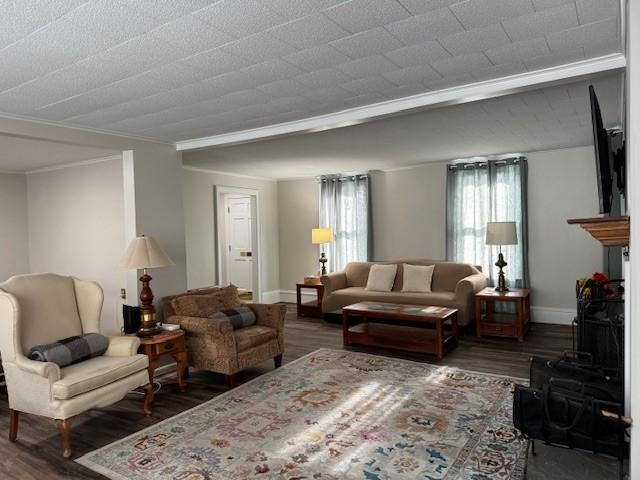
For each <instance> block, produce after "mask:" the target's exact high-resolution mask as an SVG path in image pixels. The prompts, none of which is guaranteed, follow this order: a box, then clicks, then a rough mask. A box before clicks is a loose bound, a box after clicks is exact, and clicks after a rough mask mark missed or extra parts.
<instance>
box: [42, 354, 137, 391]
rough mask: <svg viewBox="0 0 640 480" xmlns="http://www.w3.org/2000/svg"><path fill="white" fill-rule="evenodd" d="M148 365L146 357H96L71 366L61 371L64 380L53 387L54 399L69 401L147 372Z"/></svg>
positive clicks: (61, 379)
mask: <svg viewBox="0 0 640 480" xmlns="http://www.w3.org/2000/svg"><path fill="white" fill-rule="evenodd" d="M148 365H149V359H148V358H147V356H146V355H133V356H130V357H104V356H103V357H95V358H91V359H89V360H85V361H84V362H81V363H76V364H74V365H69V366H68V367H65V368H62V369H60V374H61V376H62V378H60V380H58V381H57V382H55V383H54V384H53V386H52V389H51V390H52V394H53V398H55V399H58V400H68V399H70V398H73V397H75V396H77V395H80V394H82V393H86V392H89V391H91V390H95V389H96V388H100V387H103V386H105V385H108V384H110V383H113V382H115V381H116V380H120V379H121V378H124V377H128V376H129V375H132V374H134V373H136V372H139V371H141V370H145V369H146V368H147V366H148Z"/></svg>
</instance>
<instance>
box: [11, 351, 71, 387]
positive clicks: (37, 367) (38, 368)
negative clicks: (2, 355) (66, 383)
mask: <svg viewBox="0 0 640 480" xmlns="http://www.w3.org/2000/svg"><path fill="white" fill-rule="evenodd" d="M15 364H16V366H17V367H18V368H19V369H20V370H22V371H24V372H27V373H31V374H33V375H37V376H39V377H42V378H47V379H49V382H50V383H53V382H57V381H58V380H60V367H59V366H58V365H56V364H55V363H53V362H37V361H35V360H30V359H28V358H27V357H25V356H24V355H16V358H15Z"/></svg>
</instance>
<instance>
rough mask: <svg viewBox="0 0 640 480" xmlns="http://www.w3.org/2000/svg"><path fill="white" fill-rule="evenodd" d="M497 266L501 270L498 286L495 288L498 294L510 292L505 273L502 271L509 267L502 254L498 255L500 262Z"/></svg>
mask: <svg viewBox="0 0 640 480" xmlns="http://www.w3.org/2000/svg"><path fill="white" fill-rule="evenodd" d="M495 266H496V267H498V268H499V269H500V270H499V271H498V286H497V287H496V288H495V290H496V292H500V293H505V292H508V291H509V289H508V288H507V283H506V281H505V279H504V272H503V271H502V269H503V268H504V267H506V266H507V262H505V261H504V257H503V256H502V252H501V253H499V254H498V261H497V262H496V263H495Z"/></svg>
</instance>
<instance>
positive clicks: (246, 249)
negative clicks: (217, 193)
mask: <svg viewBox="0 0 640 480" xmlns="http://www.w3.org/2000/svg"><path fill="white" fill-rule="evenodd" d="M251 224H252V218H251V197H250V196H248V195H242V196H239V195H228V196H227V241H228V245H227V272H228V281H229V283H233V284H234V285H236V286H237V287H238V288H239V289H240V290H243V291H248V292H250V291H252V283H253V249H252V245H251V243H252V239H253V235H252V232H251Z"/></svg>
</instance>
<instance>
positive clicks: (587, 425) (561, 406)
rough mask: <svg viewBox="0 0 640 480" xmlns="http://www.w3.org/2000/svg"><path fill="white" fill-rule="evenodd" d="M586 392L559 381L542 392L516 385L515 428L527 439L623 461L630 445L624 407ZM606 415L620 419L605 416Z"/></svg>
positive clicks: (553, 380)
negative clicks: (627, 437) (608, 412)
mask: <svg viewBox="0 0 640 480" xmlns="http://www.w3.org/2000/svg"><path fill="white" fill-rule="evenodd" d="M585 390H586V389H585V384H584V383H581V382H578V381H575V380H567V379H556V378H551V379H550V380H549V382H548V383H546V384H545V385H543V386H542V388H535V387H525V386H523V385H516V386H515V392H514V398H513V423H514V426H515V427H516V428H517V429H518V430H519V431H520V432H521V433H522V434H523V435H524V436H525V438H529V439H533V440H543V441H544V442H546V443H549V444H553V445H561V446H565V447H569V448H579V449H583V450H591V451H593V452H594V453H603V454H606V455H612V456H615V457H618V458H623V457H624V456H626V455H627V453H626V452H627V444H626V443H625V441H624V425H623V423H622V421H621V416H622V414H623V410H622V405H621V404H620V403H618V402H610V401H606V400H600V399H598V398H595V397H594V396H592V395H590V394H588V393H586V392H585ZM603 411H610V412H613V413H615V414H617V415H619V418H611V417H608V416H605V415H603V413H602V412H603Z"/></svg>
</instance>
